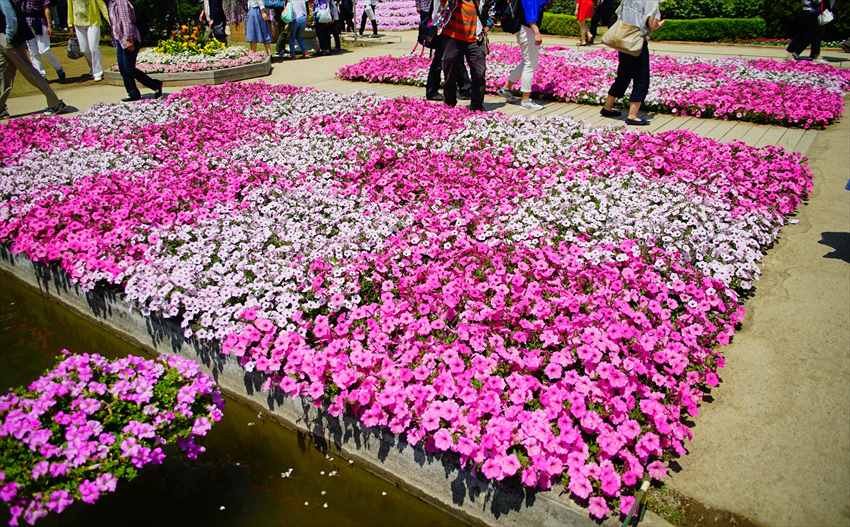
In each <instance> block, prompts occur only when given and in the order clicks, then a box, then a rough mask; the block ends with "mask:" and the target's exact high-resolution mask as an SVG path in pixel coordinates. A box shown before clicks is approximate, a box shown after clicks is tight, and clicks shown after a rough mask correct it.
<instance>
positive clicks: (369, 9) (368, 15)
mask: <svg viewBox="0 0 850 527" xmlns="http://www.w3.org/2000/svg"><path fill="white" fill-rule="evenodd" d="M363 12H364V13H366V18H368V19H369V21H371V22H374V21H375V10H374V9H372V4H366V7H364V8H363Z"/></svg>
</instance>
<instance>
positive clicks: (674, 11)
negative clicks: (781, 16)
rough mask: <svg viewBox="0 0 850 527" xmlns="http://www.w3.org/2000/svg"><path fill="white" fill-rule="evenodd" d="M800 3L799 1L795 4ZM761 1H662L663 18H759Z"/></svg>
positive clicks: (762, 5)
mask: <svg viewBox="0 0 850 527" xmlns="http://www.w3.org/2000/svg"><path fill="white" fill-rule="evenodd" d="M797 3H798V4H799V3H800V2H799V1H798V2H797ZM763 10H764V1H763V0H664V1H663V2H661V16H662V17H664V18H677V19H688V20H690V19H695V18H754V17H757V16H761V15H762V12H763Z"/></svg>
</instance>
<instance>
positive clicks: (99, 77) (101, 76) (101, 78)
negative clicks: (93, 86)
mask: <svg viewBox="0 0 850 527" xmlns="http://www.w3.org/2000/svg"><path fill="white" fill-rule="evenodd" d="M102 80H103V75H95V76H94V81H95V82H100V81H102Z"/></svg>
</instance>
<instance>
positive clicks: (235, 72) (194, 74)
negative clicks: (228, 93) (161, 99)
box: [103, 57, 272, 86]
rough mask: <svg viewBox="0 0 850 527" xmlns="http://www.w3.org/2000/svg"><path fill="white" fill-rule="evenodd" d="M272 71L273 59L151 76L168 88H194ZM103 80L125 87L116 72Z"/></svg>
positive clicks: (263, 74)
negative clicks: (222, 67) (221, 67)
mask: <svg viewBox="0 0 850 527" xmlns="http://www.w3.org/2000/svg"><path fill="white" fill-rule="evenodd" d="M271 71H272V63H271V58H269V57H266V60H264V61H263V62H257V63H255V64H246V65H244V66H235V67H233V68H224V69H219V70H207V71H186V72H178V73H150V74H149V75H150V76H151V77H152V78H154V79H157V80H161V81H162V82H163V83H164V84H165V85H166V86H193V85H195V84H222V83H225V82H230V81H241V80H245V79H253V78H256V77H265V76H266V75H268V74H269V73H271ZM103 80H104V82H106V83H107V84H113V85H115V86H123V85H124V81H123V80H122V79H121V74H120V73H119V72H118V71H115V70H111V69H110V70H106V71H105V72H104V73H103Z"/></svg>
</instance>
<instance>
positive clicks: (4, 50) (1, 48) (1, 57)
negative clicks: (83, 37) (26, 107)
mask: <svg viewBox="0 0 850 527" xmlns="http://www.w3.org/2000/svg"><path fill="white" fill-rule="evenodd" d="M18 71H20V72H21V75H23V76H24V78H25V79H26V80H27V81H28V82H29V83H30V84H32V85H33V86H35V87H36V88H38V90H39V91H40V92H41V93H42V94H44V97H45V99H47V106H48V108H49V109H50V110H53V111H57V112H58V111H61V108H62V107H64V106H65V105H64V103H63V102H62V101H61V100H60V99H59V97H57V96H56V93H55V92H54V91H53V90H52V89H51V88H50V86H49V85H48V84H47V80H46V79H45V78H44V77H42V76H41V74H39V73H38V72H37V71H36V70H35V68H34V67H33V65H32V63H30V59H29V56H28V55H27V49H26V47H24V45H23V44H21V45H19V46H7V45H6V36H5V35H0V115H3V116H7V115H8V110H7V109H6V101H7V100H8V99H9V94H11V93H12V85H13V84H14V83H15V76H16V74H17V72H18Z"/></svg>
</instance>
